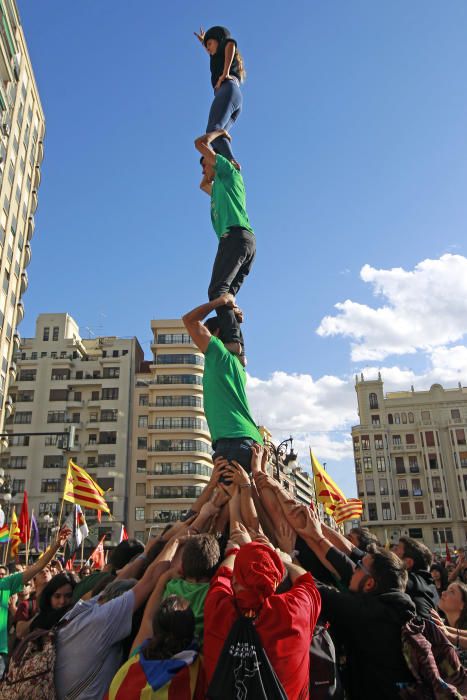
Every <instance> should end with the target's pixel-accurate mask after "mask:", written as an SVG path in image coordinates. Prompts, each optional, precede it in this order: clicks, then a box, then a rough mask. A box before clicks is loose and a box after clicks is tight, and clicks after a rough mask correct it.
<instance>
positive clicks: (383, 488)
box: [379, 479, 389, 496]
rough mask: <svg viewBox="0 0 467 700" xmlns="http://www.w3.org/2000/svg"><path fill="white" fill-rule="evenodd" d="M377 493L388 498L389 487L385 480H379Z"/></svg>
mask: <svg viewBox="0 0 467 700" xmlns="http://www.w3.org/2000/svg"><path fill="white" fill-rule="evenodd" d="M379 492H380V495H381V496H389V487H388V480H387V479H380V480H379Z"/></svg>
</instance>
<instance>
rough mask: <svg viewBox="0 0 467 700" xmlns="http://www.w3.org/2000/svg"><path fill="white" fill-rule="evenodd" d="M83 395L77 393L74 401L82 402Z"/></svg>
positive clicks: (74, 395)
mask: <svg viewBox="0 0 467 700" xmlns="http://www.w3.org/2000/svg"><path fill="white" fill-rule="evenodd" d="M81 400H82V395H81V392H80V391H75V392H74V394H73V401H81Z"/></svg>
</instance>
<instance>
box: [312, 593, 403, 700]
mask: <svg viewBox="0 0 467 700" xmlns="http://www.w3.org/2000/svg"><path fill="white" fill-rule="evenodd" d="M318 588H319V591H320V593H321V599H322V610H321V614H322V617H323V619H326V620H328V621H329V622H330V623H331V630H335V632H336V633H337V635H338V637H339V639H340V640H342V642H343V643H344V646H345V651H346V656H347V682H346V685H347V687H348V692H349V698H350V700H375V698H377V700H398V698H399V690H398V687H397V683H407V682H411V681H413V678H412V676H411V674H410V671H409V669H408V668H407V665H406V663H405V660H404V657H403V655H402V645H401V629H402V626H403V625H404V624H405V622H407V621H408V620H409V619H411V618H412V617H413V615H414V614H415V605H414V604H413V602H412V600H411V599H410V598H409V596H408V595H407V594H406V593H401V592H400V591H393V592H390V593H384V594H382V595H373V594H370V593H352V592H351V591H347V592H339V591H336V590H334V589H332V588H329V587H328V586H322V585H318Z"/></svg>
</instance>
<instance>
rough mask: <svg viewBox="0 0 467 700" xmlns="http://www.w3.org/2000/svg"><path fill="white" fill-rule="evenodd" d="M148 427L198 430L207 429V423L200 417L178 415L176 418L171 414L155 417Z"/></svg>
mask: <svg viewBox="0 0 467 700" xmlns="http://www.w3.org/2000/svg"><path fill="white" fill-rule="evenodd" d="M149 427H150V428H157V429H161V430H164V429H165V430H167V429H173V428H182V429H195V428H197V429H199V430H208V425H207V423H206V421H205V420H202V419H201V418H190V417H189V416H186V417H184V416H180V417H178V418H176V417H175V416H173V417H172V418H156V423H155V424H154V425H150V426H149Z"/></svg>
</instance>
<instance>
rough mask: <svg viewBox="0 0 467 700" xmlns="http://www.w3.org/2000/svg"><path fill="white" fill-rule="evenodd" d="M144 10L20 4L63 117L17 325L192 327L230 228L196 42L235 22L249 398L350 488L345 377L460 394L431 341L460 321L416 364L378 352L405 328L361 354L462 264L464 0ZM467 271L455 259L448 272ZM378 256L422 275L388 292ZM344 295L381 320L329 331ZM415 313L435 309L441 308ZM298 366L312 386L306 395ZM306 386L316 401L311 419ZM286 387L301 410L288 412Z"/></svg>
mask: <svg viewBox="0 0 467 700" xmlns="http://www.w3.org/2000/svg"><path fill="white" fill-rule="evenodd" d="M134 7H137V9H138V12H137V13H135V12H134V10H133V9H132V10H129V5H128V3H127V2H124V1H123V0H113V1H112V2H110V0H101V1H100V2H98V3H97V2H92V0H82V1H81V2H79V3H63V2H57V1H56V0H54V1H52V0H41V2H36V1H34V0H20V1H19V8H20V13H21V18H22V22H23V26H24V30H25V34H26V38H27V41H28V45H29V49H30V54H31V58H32V61H33V66H34V70H35V74H36V79H37V82H38V86H39V91H40V95H41V98H42V102H43V106H44V110H45V114H46V120H47V132H46V141H45V159H44V163H43V172H42V175H43V177H42V184H41V188H40V192H39V208H38V211H37V217H36V218H37V226H36V235H35V238H34V240H33V261H32V263H31V266H30V268H29V277H30V286H29V290H28V292H27V295H26V298H25V306H26V319H25V320H24V322H23V324H22V326H21V329H20V330H21V332H22V334H23V335H31V334H33V333H34V322H35V317H36V315H37V314H38V313H40V312H52V311H60V312H61V311H67V312H69V313H71V314H72V315H73V316H74V317H75V318H76V320H77V321H78V323H79V324H80V327H81V330H82V332H83V335H86V331H85V328H86V327H89V328H91V329H93V331H94V332H95V333H96V334H108V335H111V334H112V335H113V334H115V335H121V336H132V335H136V336H137V337H138V338H139V340H140V342H141V343H142V345H143V347H144V349H145V351H146V353H147V354H148V353H149V345H148V341H149V339H150V319H151V318H163V317H176V316H179V315H181V314H182V313H183V312H184V311H185V310H187V309H188V308H190V307H192V306H194V305H195V304H197V303H200V302H202V301H203V300H204V299H205V298H206V289H207V284H208V281H209V277H210V270H211V266H212V261H213V258H214V255H215V250H216V238H215V236H214V233H213V231H212V229H211V226H210V221H209V202H208V199H207V197H206V196H205V195H203V194H202V193H201V192H200V191H199V190H198V183H199V179H200V174H199V166H198V159H197V156H196V153H195V151H194V148H193V145H192V144H193V139H194V137H195V136H197V135H199V134H200V133H202V132H203V131H204V128H205V124H206V120H207V114H208V110H209V106H210V102H211V99H212V94H211V86H210V81H209V68H208V57H207V55H206V54H205V53H204V51H203V50H202V49H201V47H200V46H199V45H198V43H197V41H196V39H195V38H194V36H193V31H194V30H195V29H197V28H198V27H199V26H200V25H203V26H205V27H209V26H211V25H212V24H224V25H226V26H228V27H229V28H230V29H231V32H232V34H233V36H235V37H236V38H237V40H238V42H239V47H240V49H241V51H242V53H243V56H244V59H245V64H246V68H247V72H248V78H247V82H246V83H245V86H244V111H243V113H242V115H241V117H240V119H239V121H238V123H237V125H236V126H235V127H234V130H233V132H232V135H233V139H234V148H235V153H236V154H237V156H238V158H239V160H240V162H241V163H242V166H243V172H244V178H245V182H246V186H247V193H248V209H249V214H250V219H251V221H252V223H253V225H254V227H255V230H256V234H257V246H258V252H257V259H256V262H255V265H254V267H253V270H252V273H251V275H250V278H249V279H247V281H246V283H245V286H244V288H243V289H242V291H241V292H240V295H239V299H238V301H239V303H240V304H241V305H242V306H243V307H244V309H245V311H246V314H247V322H246V324H245V334H246V336H247V349H248V356H249V372H250V374H251V376H252V382H251V391H252V403H253V404H254V406H255V410H256V412H257V413H259V414H260V417H261V418H262V419H263V420H264V422H267V423H268V424H269V425H270V426H271V427H272V428H273V429H274V434H275V436H276V438H277V439H279V438H281V437H283V436H287V435H288V434H290V433H292V434H293V435H295V434H297V435H299V438H298V439H299V444H300V445H301V452H302V454H303V453H304V447H303V446H304V445H306V444H308V443H309V442H312V443H313V444H316V445H318V448H317V449H318V451H319V446H320V445H321V448H322V449H321V457H322V459H326V460H327V461H328V465H329V469H330V470H331V472H332V473H334V475H335V476H336V478H338V479H339V480H340V481H341V483H342V484H343V486H344V487H345V488H347V490H349V492H352V491H354V477H353V474H352V470H351V460H350V456H349V455H350V453H349V450H348V442H346V439H347V438H346V436H347V433H348V425H349V424H350V423H352V422H356V420H355V418H354V419H353V420H352V416H351V413H352V406H353V410H354V411H355V400H354V394H353V390H352V391H350V390H349V382H348V378H349V377H351V376H352V374H353V373H354V371H355V370H357V369H358V370H359V369H361V368H362V367H369V366H370V367H377V366H378V367H379V366H383V365H382V364H381V363H382V362H383V360H384V367H388V368H391V369H390V370H389V369H388V371H387V372H386V374H385V377H387V378H388V386H387V388H390V387H391V386H393V385H394V386H398V382H400V383H401V385H404V387H405V382H406V381H409V384H410V379H411V377H412V375H413V377H415V378H416V379H418V380H419V386H418V388H425V383H426V382H429V381H431V379H432V378H433V377H436V378H437V379H441V380H444V381H445V382H446V383H447V384H449V382H451V383H452V381H454V378H453V375H452V371H453V366H452V364H453V363H452V362H451V363H450V364H449V363H448V364H449V368H448V370H446V361H445V359H444V360H443V362H444V365H443V367H444V369H443V368H442V367H439V366H438V365H436V366H435V364H436V363H435V364H434V363H433V355H432V349H433V346H435V347H442V348H447V349H448V350H449V349H450V348H451V346H452V343H453V342H454V343H459V342H461V343H462V342H463V335H464V333H465V331H466V330H467V322H466V318H467V316H466V314H465V313H464V311H465V310H464V309H460V310H459V314H458V323H459V332H458V333H457V336H456V334H455V333H454V334H451V336H449V337H448V338H447V339H446V338H438V339H436V338H434V339H433V330H432V329H428V328H421V329H420V333H419V336H420V338H421V339H420V342H418V343H417V342H414V343H413V347H412V348H411V349H410V350H409V352H406V351H405V350H404V348H402V347H396V346H397V343H396V344H394V343H392V344H391V348H392V350H394V352H393V351H392V350H391V352H390V353H385V352H383V351H382V352H381V353H380V357H378V358H376V359H372V357H373V358H374V355H375V353H374V344H375V343H377V344H378V343H380V345H381V346H382V347H383V348H384V346H385V344H386V340H387V336H386V335H385V333H386V332H388V333H389V335H390V334H391V332H392V329H391V328H389V327H386V328H383V329H382V330H381V333H380V334H379V336H378V337H377V338H376V339H373V341H372V342H373V345H372V347H373V351H372V353H366V355H365V351H363V352H360V353H358V352H357V353H355V352H353V354H352V351H351V342H352V343H355V342H357V343H358V342H359V341H358V337H360V339H362V338H363V344H364V345H365V342H366V339H367V338H368V335H369V334H370V335H371V328H370V326H371V325H372V322H371V313H370V312H369V310H371V309H374V308H379V307H381V306H385V305H389V306H390V307H391V308H395V309H396V313H395V317H394V318H395V325H396V326H397V325H398V320H399V315H398V313H399V312H400V313H402V314H403V313H404V309H405V308H406V307H405V306H404V303H403V302H401V303H400V304H399V303H398V301H397V299H398V297H397V294H398V293H399V292H400V285H402V287H403V288H404V289H407V288H411V289H412V290H413V284H414V280H417V279H421V280H422V281H423V280H426V279H427V277H426V275H427V274H428V276H429V273H426V270H425V271H424V270H422V271H421V272H420V274H419V275H418V277H417V275H416V274H415V273H414V272H413V271H414V270H416V269H417V268H416V266H417V265H418V264H419V263H421V262H422V261H424V260H426V259H430V260H432V261H437V260H439V259H440V257H441V256H442V255H443V254H445V253H453V254H455V259H456V260H457V261H458V262H459V260H460V261H461V263H462V264H463V261H464V260H465V259H464V257H463V256H464V253H465V227H466V221H467V217H466V214H467V197H466V196H465V192H466V186H467V157H466V156H467V153H466V151H467V130H466V128H465V124H466V122H467V93H466V91H465V89H464V87H463V86H464V83H465V75H466V74H467V50H466V46H465V26H466V23H467V5H466V4H465V3H464V2H460V1H456V0H453V1H451V2H450V3H449V4H440V3H438V2H433V1H431V0H419V1H417V0H415V1H413V2H410V3H407V2H405V1H402V0H394V1H392V2H390V3H389V2H386V3H375V2H372V1H371V0H367V1H362V2H357V1H355V2H344V1H343V0H342V1H331V2H315V1H313V2H310V1H309V0H308V1H302V0H296V1H295V2H293V3H284V2H276V1H271V0H269V1H268V2H266V1H263V0H259V1H256V2H255V3H251V2H246V1H244V0H237V2H236V3H233V4H229V5H227V3H219V4H218V5H217V8H218V9H217V10H216V11H215V12H214V11H213V4H212V3H208V2H204V1H199V2H196V3H192V2H188V0H185V1H182V0H178V1H176V2H173V3H163V2H154V1H153V0H139V2H138V3H135V4H134V5H133V6H132V8H134ZM453 259H454V257H450V258H448V259H447V262H446V264H445V265H444V264H443V265H441V267H442V272H443V274H445V275H446V278H447V279H449V278H450V277H451V272H450V270H451V267H450V266H451V265H452V264H453V262H452V261H453ZM364 265H369V266H370V267H371V269H374V270H386V271H387V270H391V269H392V268H399V267H401V268H403V269H404V270H407V271H408V272H411V274H409V275H408V276H403V279H402V281H400V280H399V281H398V282H397V283H396V287H397V290H396V292H394V293H392V294H391V291H390V290H388V288H387V286H385V283H384V281H383V282H382V283H381V279H383V280H385V279H386V276H385V275H383V276H382V277H381V274H376V273H375V274H373V275H372V274H370V275H369V277H371V278H372V280H370V281H369V279H368V278H367V279H366V281H365V280H363V279H362V278H361V277H360V270H361V268H362V267H363V266H364ZM456 269H459V268H458V267H456ZM461 269H463V268H461ZM437 270H438V268H436V266H435V271H434V273H433V274H435V276H436V275H437V274H438V273H437ZM396 276H397V275H396ZM391 279H393V278H391ZM411 285H412V287H411ZM422 286H423V285H422ZM377 287H378V289H379V294H378V295H376V296H375V289H376V288H377ZM423 288H424V289H425V290H426V289H427V286H426V285H425V286H424V287H423ZM428 288H429V285H428ZM401 298H406V296H404V295H402V297H401ZM347 299H349V300H352V301H353V302H358V303H360V304H361V305H363V306H362V308H363V314H364V315H365V314H366V316H368V317H369V319H370V320H369V322H368V323H367V325H365V327H364V328H363V329H362V328H361V327H360V326H359V321H358V318H357V317H356V315H355V313H354V311H355V309H354V311H353V312H352V314H351V317H349V323H348V324H347V326H346V328H347V330H346V331H344V330H343V327H342V325H339V324H338V326H339V327H337V328H334V330H333V332H332V334H331V333H330V332H327V331H326V332H325V333H324V334H323V333H322V334H321V335H318V334H317V333H316V329H317V328H318V327H319V326H320V323H321V321H322V319H323V318H324V317H325V316H331V317H336V316H338V315H339V313H338V311H336V310H335V309H334V305H335V304H336V303H338V302H344V301H345V300H347ZM448 303H449V300H446V305H447V304H448ZM412 308H413V309H414V313H415V314H418V313H419V314H420V316H423V317H429V316H430V314H431V315H433V313H437V314H440V313H442V312H443V309H444V307H442V309H441V310H440V308H439V307H438V308H437V309H436V310H435V311H434V310H433V309H431V308H430V307H428V308H427V307H423V306H422V307H421V308H420V309H417V308H416V304H415V306H413V307H412ZM398 310H399V311H398ZM357 311H359V310H358V309H357ZM357 316H358V313H357ZM393 320H394V319H393ZM405 322H406V323H407V318H406V319H405ZM349 324H350V326H349ZM352 324H353V325H352ZM453 324H454V325H456V319H455V318H454V319H453ZM393 325H394V324H393ZM463 326H465V328H464V327H463ZM349 327H350V330H349ZM424 333H426V334H427V335H429V339H428V340H427V339H426V338H422V336H423V334H424ZM434 335H436V332H435V333H434ZM349 338H350V341H351V342H349ZM422 341H423V342H422ZM368 342H369V341H368ZM367 344H368V343H367ZM370 344H371V343H370ZM455 347H456V348H458V347H459V346H458V344H457V345H456V346H455ZM430 353H431V354H430ZM458 353H459V351H457V354H458ZM438 355H439V353H438ZM443 357H444V356H443ZM386 358H387V360H386ZM437 358H438V359H439V357H438V356H437ZM456 362H457V360H456ZM438 364H439V363H438ZM466 368H467V361H466ZM397 370H399V373H398V372H397ZM438 370H439V371H438ZM441 370H443V371H441ZM277 372H281V373H282V374H281V375H280V376H279V379H278V375H277V374H276V375H274V373H277ZM443 372H444V374H443ZM450 372H451V374H450ZM410 373H412V374H410ZM295 374H298V375H300V376H301V377H305V379H303V381H302V380H300V381H299V382H298V383H297V382H295V381H294V375H295ZM274 377H275V379H274ZM326 377H330V378H334V380H333V381H328V380H325V381H322V380H323V378H326ZM281 378H282V379H281ZM306 378H308V379H306ZM279 380H280V381H279ZM307 381H308V385H309V390H310V392H311V394H309V395H308V398H309V399H310V401H309V402H308V403H305V404H304V405H303V406H302V407H301V408H300V405H299V404H300V393H301V391H302V389H304V387H305V385H306V383H307ZM310 382H311V383H310ZM339 382H343V383H344V384H345V397H346V398H345V400H344V399H343V398H342V396H341V394H340V393H339V391H340V390H341V388H342V387H341V385H340V383H339ZM284 385H287V386H288V388H289V391H291V392H292V393H293V394H294V401H295V403H296V405H295V407H294V409H293V410H292V408H291V410H290V411H289V412H288V413H287V405H288V404H287V401H285V399H284V395H283V394H282V393H281V392H282V388H283V387H284ZM259 386H261V387H262V390H261V391H259V389H258V387H259ZM318 389H319V391H318ZM342 391H344V389H343V388H342ZM287 396H288V395H287ZM294 401H292V402H291V403H294ZM276 402H277V404H279V403H280V404H281V411H275V409H274V404H275V403H276ZM333 402H334V403H333ZM284 403H285V404H286V405H285V408H284V405H283V404H284ZM343 403H344V404H345V405H346V409H345V411H342V405H343ZM271 406H272V408H271ZM279 414H280V415H279ZM305 414H306V415H305ZM306 416H308V419H307V417H306ZM323 417H326V421H324V420H323ZM330 430H337V431H342V432H336V433H330V432H328V431H330ZM318 433H319V434H318ZM330 440H331V441H332V442H333V445H334V447H333V445H331V444H330V443H329V441H330ZM334 443H335V444H334ZM339 445H340V447H339ZM333 460H334V461H333ZM333 470H335V471H333Z"/></svg>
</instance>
